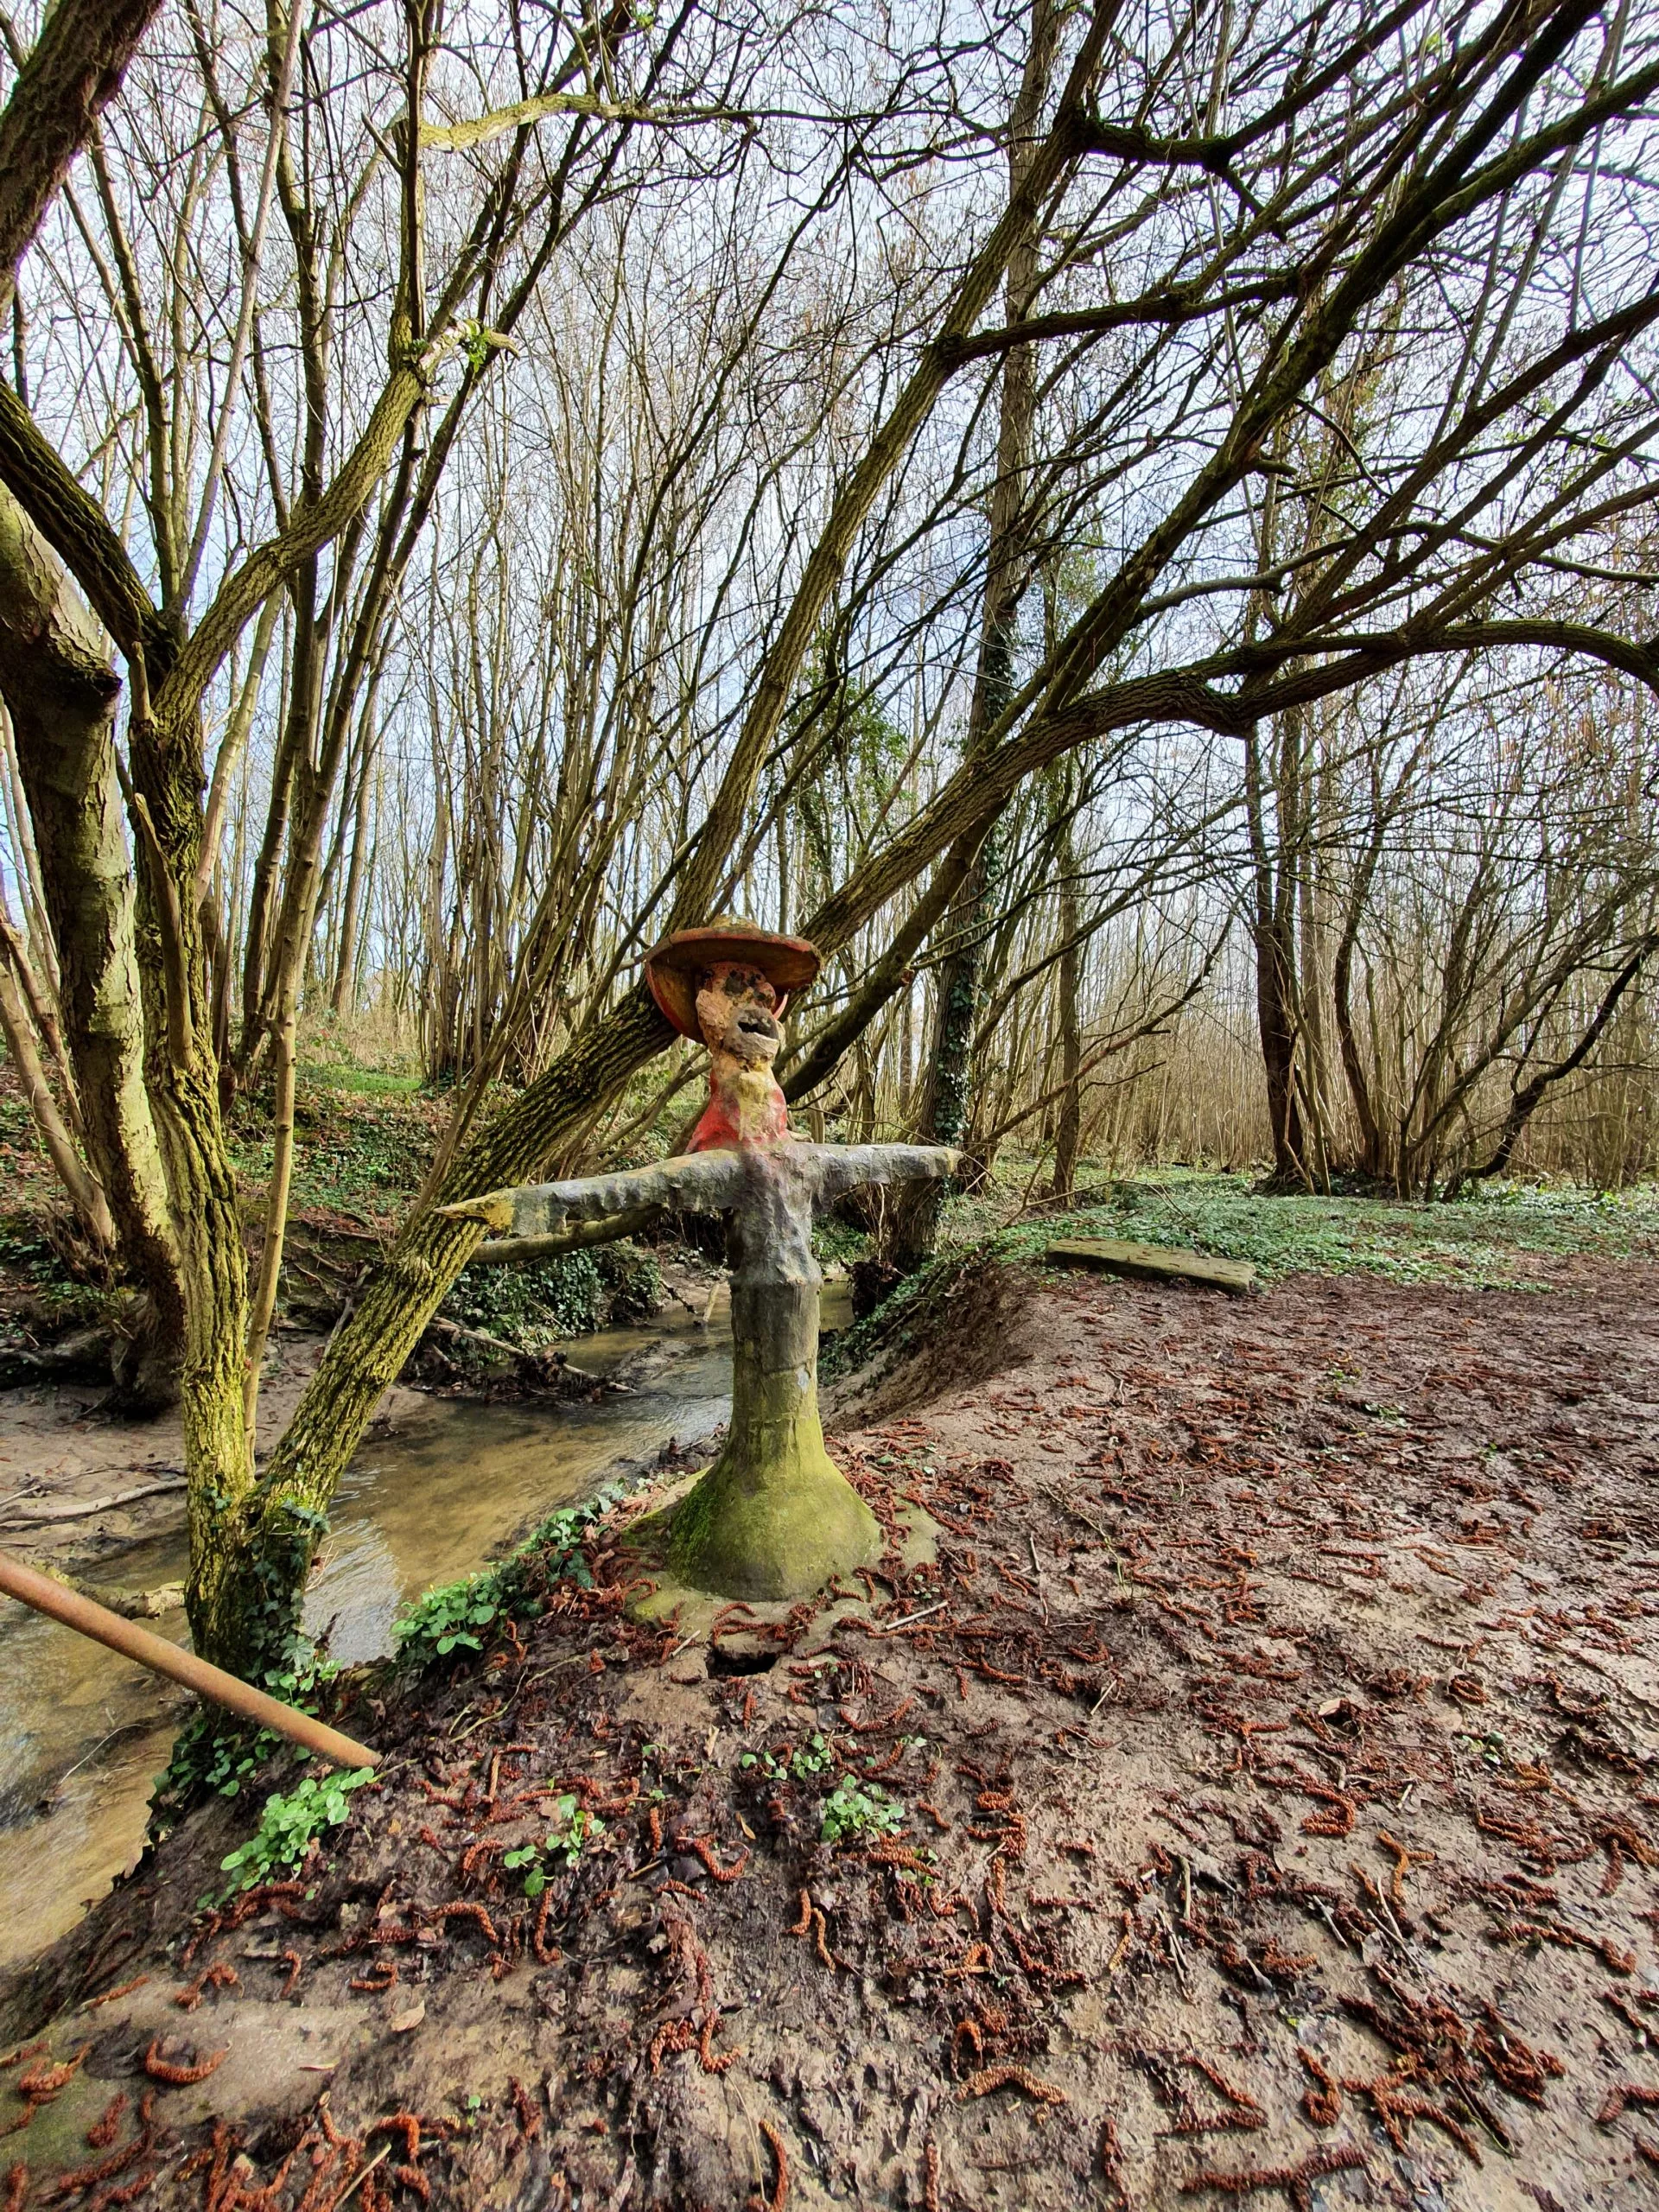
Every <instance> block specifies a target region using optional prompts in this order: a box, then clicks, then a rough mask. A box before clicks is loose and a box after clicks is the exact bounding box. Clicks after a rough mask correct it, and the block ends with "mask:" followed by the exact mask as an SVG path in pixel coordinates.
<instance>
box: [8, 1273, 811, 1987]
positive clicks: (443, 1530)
mask: <svg viewBox="0 0 1659 2212" xmlns="http://www.w3.org/2000/svg"><path fill="white" fill-rule="evenodd" d="M837 1293H839V1294H840V1297H839V1299H837ZM844 1299H845V1287H844V1286H842V1285H829V1286H827V1287H826V1291H825V1297H824V1307H825V1312H824V1321H825V1325H826V1327H832V1326H834V1325H836V1321H837V1320H839V1319H842V1315H841V1313H840V1311H839V1310H838V1309H839V1306H840V1304H841V1303H842V1302H844ZM725 1311H726V1301H725V1300H724V1298H723V1297H722V1298H721V1300H720V1304H719V1307H718V1308H717V1309H716V1312H715V1317H714V1319H713V1325H711V1326H710V1327H709V1328H708V1329H704V1328H702V1326H700V1325H698V1324H697V1323H696V1322H695V1321H694V1320H692V1319H690V1317H689V1316H670V1315H664V1317H662V1318H661V1319H659V1320H658V1321H657V1322H655V1323H653V1324H652V1325H651V1326H649V1327H648V1328H644V1329H616V1330H608V1331H606V1332H602V1333H601V1334H599V1335H597V1336H591V1337H584V1338H582V1339H581V1341H580V1342H579V1343H578V1344H573V1345H572V1347H571V1350H572V1352H573V1354H574V1357H575V1360H576V1362H577V1363H579V1364H580V1365H581V1366H582V1367H583V1368H584V1369H586V1370H588V1371H589V1372H590V1373H594V1374H599V1375H605V1376H611V1375H616V1374H618V1372H619V1370H621V1371H623V1372H624V1373H626V1375H627V1376H629V1377H630V1378H631V1382H630V1387H629V1388H628V1389H627V1390H626V1394H623V1395H613V1396H607V1397H603V1398H600V1399H598V1400H596V1401H595V1402H594V1403H592V1404H591V1405H578V1406H565V1407H557V1406H550V1405H548V1404H545V1403H540V1404H537V1403H530V1404H525V1403H517V1404H505V1405H489V1404H480V1403H469V1402H465V1401H461V1400H456V1399H444V1398H424V1399H422V1400H421V1401H420V1402H418V1403H417V1404H416V1405H415V1406H413V1407H409V1406H408V1405H407V1404H405V1407H404V1409H403V1410H400V1412H399V1414H398V1416H397V1423H396V1426H395V1427H394V1429H393V1430H392V1431H391V1433H389V1434H388V1435H386V1436H385V1437H383V1438H381V1439H378V1440H373V1439H372V1440H369V1441H368V1442H366V1443H365V1445H364V1446H363V1448H362V1450H361V1451H360V1452H359V1455H358V1457H357V1459H356V1460H355V1461H354V1462H353V1465H352V1467H351V1469H350V1470H349V1471H348V1472H347V1474H346V1478H345V1479H344V1481H343V1482H342V1483H341V1484H340V1491H339V1493H338V1495H337V1497H336V1500H335V1504H334V1514H333V1516H332V1521H333V1525H332V1529H331V1532H330V1535H329V1537H328V1541H327V1546H326V1548H325V1551H324V1554H323V1556H322V1560H321V1564H320V1566H319V1567H318V1569H317V1571H316V1573H315V1574H314V1576H313V1578H312V1582H311V1587H310V1590H309V1592H308V1594H307V1600H306V1625H307V1627H308V1629H309V1630H311V1631H312V1633H313V1634H320V1633H321V1632H322V1631H323V1630H327V1633H328V1643H329V1648H330V1649H331V1650H332V1651H333V1653H334V1656H335V1657H336V1658H337V1659H340V1661H342V1662H346V1663H350V1662H353V1661H356V1660H363V1659H372V1658H374V1657H377V1656H379V1655H380V1654H381V1653H383V1652H385V1651H387V1650H389V1649H391V1622H392V1616H393V1614H394V1613H395V1612H396V1611H397V1608H398V1606H399V1605H402V1604H403V1603H404V1600H405V1599H409V1598H410V1597H413V1596H415V1595H416V1593H417V1592H420V1591H422V1590H423V1589H426V1588H428V1587H429V1586H431V1585H432V1584H433V1583H435V1582H444V1581H449V1580H454V1577H456V1576H457V1575H461V1574H465V1573H468V1572H470V1571H471V1570H472V1569H473V1568H474V1567H478V1566H479V1565H480V1564H481V1563H482V1562H483V1561H484V1560H486V1558H487V1557H488V1556H489V1555H490V1554H491V1553H492V1552H493V1550H495V1549H496V1548H498V1547H499V1546H500V1545H501V1544H502V1542H503V1541H505V1539H506V1538H507V1537H509V1536H510V1535H512V1533H513V1532H514V1531H515V1530H517V1529H520V1528H522V1527H524V1526H525V1525H526V1524H528V1523H530V1522H534V1521H535V1520H537V1519H538V1518H539V1517H540V1516H542V1515H543V1514H544V1513H547V1512H550V1511H551V1510H552V1509H553V1508H554V1507H555V1506H557V1505H563V1504H567V1503H569V1502H570V1501H571V1500H572V1499H574V1498H578V1497H586V1496H588V1494H589V1493H591V1491H594V1489H595V1488H597V1487H598V1485H599V1484H601V1482H602V1481H603V1479H604V1478H605V1475H606V1473H607V1471H608V1470H610V1469H611V1468H612V1467H613V1466H614V1465H615V1464H616V1463H617V1462H618V1461H619V1460H639V1459H646V1458H652V1457H655V1455H656V1454H657V1452H658V1451H660V1449H661V1448H662V1446H664V1444H665V1443H666V1442H667V1441H668V1440H669V1439H670V1438H671V1437H676V1438H677V1439H678V1440H680V1442H681V1443H696V1441H698V1440H700V1439H702V1438H703V1437H706V1436H707V1435H709V1433H711V1432H712V1431H713V1430H714V1429H715V1428H716V1427H718V1426H719V1425H720V1423H721V1421H724V1420H725V1419H726V1417H727V1414H728V1411H729V1409H730V1391H731V1341H730V1338H729V1336H728V1332H727V1326H726V1323H725V1320H724V1318H723V1317H724V1313H725ZM184 1564H185V1554H184V1531H183V1529H182V1526H181V1528H180V1529H179V1530H178V1532H177V1534H176V1535H171V1536H168V1537H167V1538H165V1539H158V1540H156V1541H150V1542H146V1543H143V1544H137V1545H135V1546H133V1547H132V1548H131V1549H130V1550H129V1551H126V1552H124V1553H123V1554H121V1555H120V1558H119V1560H118V1562H117V1563H115V1567H114V1572H115V1573H118V1577H119V1580H121V1581H122V1582H123V1583H124V1585H126V1586H129V1587H140V1588H153V1587H155V1586H156V1585H158V1584H161V1583H164V1582H168V1581H175V1580H179V1579H180V1577H181V1575H182V1573H183V1571H184ZM111 1579H113V1575H112V1578H111ZM152 1625H154V1626H156V1627H158V1628H159V1629H160V1630H162V1632H163V1633H164V1634H169V1635H172V1636H174V1637H176V1638H178V1639H179V1640H180V1641H182V1639H183V1637H184V1634H185V1624H184V1617H183V1615H182V1614H181V1613H175V1614H170V1615H168V1617H167V1618H165V1619H163V1620H162V1621H161V1622H158V1623H155V1624H152ZM187 1706H188V1699H187V1698H186V1697H185V1696H184V1694H183V1693H182V1692H180V1691H176V1690H175V1689H174V1688H172V1686H171V1685H170V1684H168V1683H166V1682H163V1681H160V1680H159V1679H158V1678H157V1677H156V1676H155V1675H150V1674H149V1673H147V1672H146V1671H145V1670H144V1669H143V1668H141V1667H138V1666H136V1665H135V1664H133V1663H132V1662H130V1661H128V1660H125V1659H122V1658H119V1657H118V1656H117V1655H116V1654H115V1653H113V1652H111V1651H106V1650H105V1649H104V1648H103V1647H102V1645H100V1644H96V1643H88V1642H87V1641H86V1638H85V1637H79V1636H77V1635H75V1634H74V1633H73V1630H69V1629H66V1628H60V1627H59V1626H57V1625H56V1624H55V1623H53V1622H50V1621H47V1620H43V1619H41V1618H40V1616H39V1615H38V1614H35V1613H31V1612H28V1611H25V1610H24V1609H23V1608H22V1606H20V1605H11V1604H10V1603H6V1602H4V1601H3V1600H0V1966H6V1965H10V1964H13V1963H15V1962H16V1961H19V1960H22V1959H25V1958H28V1957H29V1956H30V1955H32V1954H34V1953H35V1952H36V1951H38V1950H39V1949H41V1947H42V1946H43V1945H45V1944H48V1943H49V1942H53V1941H54V1938H56V1937H57V1936H60V1935H61V1934H62V1933H63V1931H64V1930H65V1929H67V1928H69V1927H72V1926H73V1923H74V1922H75V1921H76V1920H77V1919H78V1917H79V1914H80V1911H81V1909H82V1906H83V1904H85V1903H86V1901H88V1900H89V1899H92V1898H95V1897H98V1896H99V1895H100V1894H101V1893H102V1891H104V1889H105V1887H106V1886H107V1885H108V1884H109V1882H110V1881H111V1879H112V1878H114V1876H115V1875H116V1874H118V1873H119V1872H121V1871H122V1870H123V1868H124V1867H127V1866H130V1865H131V1864H132V1861H133V1859H134V1858H135V1857H136V1856H137V1852H138V1849H139V1847H140V1845H141V1843H142V1841H143V1830H144V1816H145V1809H146V1807H147V1804H148V1802H149V1793H150V1789H151V1787H152V1785H153V1781H154V1777H156V1774H158V1773H159V1772H160V1770H161V1769H162V1767H163V1766H164V1765H165V1764H166V1763H167V1758H168V1749H169V1745H170V1743H171V1739H172V1736H173V1733H174V1732H175V1729H176V1728H177V1726H178V1725H179V1720H180V1718H181V1714H182V1713H183V1712H184V1711H185V1709H186V1707H187Z"/></svg>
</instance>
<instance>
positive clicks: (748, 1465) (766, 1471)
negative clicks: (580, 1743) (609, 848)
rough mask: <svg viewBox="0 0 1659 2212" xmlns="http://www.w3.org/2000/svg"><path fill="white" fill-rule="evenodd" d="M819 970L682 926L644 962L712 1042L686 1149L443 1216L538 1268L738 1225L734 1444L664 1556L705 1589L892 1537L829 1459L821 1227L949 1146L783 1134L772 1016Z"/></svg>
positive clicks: (483, 1252) (823, 1571)
mask: <svg viewBox="0 0 1659 2212" xmlns="http://www.w3.org/2000/svg"><path fill="white" fill-rule="evenodd" d="M817 970H818V956H817V951H816V950H815V949H814V948H813V947H812V946H811V945H810V944H807V943H806V942H805V941H804V939H803V938H788V937H779V936H775V935H772V933H770V932H769V931H762V930H758V929H755V928H753V927H751V926H750V925H747V924H743V923H716V924H714V925H711V926H710V927H709V928H707V929H701V930H683V931H679V932H678V933H677V935H675V936H673V937H670V938H664V941H663V943H662V944H659V945H658V946H657V947H656V949H655V950H653V951H652V953H651V954H649V955H648V957H647V958H646V962H645V976H646V980H647V982H649V984H650V987H651V991H652V996H653V997H654V998H655V1000H656V1001H657V1003H658V1006H659V1007H661V1008H662V1011H663V1012H664V1014H666V1015H667V1017H668V1019H669V1020H670V1021H671V1022H672V1023H673V1025H674V1027H676V1028H677V1030H679V1031H680V1033H681V1034H682V1035H683V1036H687V1037H698V1038H701V1039H702V1042H703V1043H704V1044H706V1045H707V1046H708V1047H709V1105H708V1108H707V1110H706V1111H705V1112H704V1114H703V1116H702V1120H701V1121H699V1122H698V1123H697V1126H696V1130H695V1131H694V1133H693V1135H692V1137H691V1141H690V1150H689V1151H687V1152H685V1153H683V1154H680V1155H679V1156H678V1157H677V1158H675V1159H671V1160H661V1161H659V1162H658V1163H656V1164H655V1165H654V1166H649V1167H634V1168H629V1169H626V1170H624V1171H623V1172H621V1173H618V1174H614V1175H590V1176H584V1177H583V1178H582V1179H580V1180H578V1181H575V1182H569V1183H537V1184H531V1185H524V1186H523V1187H520V1188H518V1189H515V1190H505V1191H493V1192H489V1193H488V1194H486V1196H485V1197H483V1198H474V1199H468V1200H466V1201H464V1202H462V1203H461V1205H454V1206H449V1207H447V1208H446V1209H445V1211H446V1212H449V1213H454V1214H458V1215H461V1216H463V1217H469V1218H472V1219H474V1220H483V1221H486V1222H487V1223H488V1224H489V1225H490V1227H491V1228H492V1229H493V1230H505V1231H506V1232H508V1234H509V1236H510V1237H511V1239H512V1247H511V1250H509V1248H508V1247H507V1246H506V1245H505V1244H503V1245H500V1246H498V1247H494V1248H493V1247H492V1246H491V1245H489V1244H487V1243H486V1244H485V1245H483V1246H481V1247H480V1251H479V1255H478V1256H479V1258H480V1260H490V1259H492V1258H494V1257H498V1256H499V1257H500V1258H502V1259H506V1258H508V1257H512V1258H514V1259H529V1258H531V1257H534V1256H536V1255H537V1254H539V1253H544V1252H547V1251H550V1250H553V1249H569V1246H570V1245H571V1244H574V1243H596V1242H601V1241H603V1240H604V1238H605V1237H606V1236H626V1234H628V1233H629V1231H630V1230H632V1229H635V1228H637V1227H639V1226H640V1225H641V1224H643V1223H644V1222H645V1220H646V1219H648V1218H649V1217H651V1215H652V1214H653V1213H654V1212H656V1211H658V1210H659V1209H660V1208H662V1207H664V1206H683V1207H687V1208H690V1209H691V1210H693V1211H699V1212H706V1213H724V1214H726V1215H727V1216H728V1235H727V1258H728V1266H729V1268H730V1269H731V1279H732V1344H733V1364H732V1420H731V1428H730V1431H729V1433H728V1437H727V1440H726V1446H725V1449H724V1450H723V1451H722V1452H721V1455H720V1457H719V1458H718V1459H716V1460H715V1464H714V1465H712V1466H711V1467H709V1469H708V1470H707V1471H706V1472H705V1473H704V1474H703V1475H702V1477H701V1478H699V1480H698V1481H697V1483H696V1485H695V1487H694V1488H693V1489H692V1490H691V1491H690V1493H689V1494H688V1495H687V1497H685V1498H684V1499H683V1502H682V1503H681V1504H680V1505H679V1507H678V1509H677V1511H676V1512H675V1514H674V1516H673V1522H672V1527H671V1532H670V1535H669V1545H668V1560H669V1565H670V1567H671V1569H672V1570H673V1572H674V1573H676V1574H677V1576H678V1577H680V1579H681V1580H683V1581H684V1582H686V1583H687V1584H689V1585H690V1586H692V1587H693V1588H695V1589H700V1590H708V1591H713V1592H718V1593H719V1594H720V1595H721V1596H724V1597H729V1598H747V1599H787V1598H798V1597H803V1596H804V1595H805V1594H806V1593H807V1592H810V1591H813V1590H816V1589H817V1588H819V1587H820V1586H821V1585H822V1584H823V1583H824V1582H826V1581H828V1580H829V1579H830V1578H831V1576H833V1575H836V1574H846V1573H850V1572H851V1571H852V1570H853V1569H854V1568H855V1567H866V1566H868V1565H870V1564H871V1563H872V1562H873V1561H874V1560H875V1559H876V1558H877V1557H879V1555H880V1549H881V1531H880V1525H879V1523H878V1522H877V1521H876V1518H875V1516H874V1514H873V1513H872V1512H871V1511H870V1510H869V1508H868V1506H867V1505H866V1504H865V1503H864V1501H863V1500H862V1498H861V1497H859V1495H858V1493H857V1491H855V1490H854V1488H853V1487H852V1484H850V1483H849V1481H848V1480H847V1478H846V1477H845V1476H844V1475H843V1474H842V1472H841V1471H840V1470H839V1469H838V1468H837V1467H836V1465H835V1464H834V1462H833V1461H832V1460H831V1459H830V1458H829V1453H828V1452H826V1451H825V1450H824V1447H823V1430H822V1428H821V1427H820V1426H819V1423H818V1393H817V1355H818V1291H819V1287H820V1285H821V1284H822V1281H823V1277H822V1275H821V1274H819V1271H818V1267H817V1262H816V1261H815V1260H814V1258H813V1256H812V1220H813V1216H814V1214H815V1213H816V1212H817V1211H821V1210H822V1209H823V1208H824V1207H826V1206H828V1205H831V1204H833V1202H834V1201H835V1200H836V1198H840V1197H841V1196H842V1194H843V1192H848V1191H850V1190H853V1189H855V1188H856V1187H858V1186H859V1185H863V1184H869V1183H901V1182H911V1181H917V1180H925V1179H936V1178H938V1177H941V1176H944V1175H946V1174H949V1173H950V1171H951V1169H952V1168H953V1167H954V1166H955V1165H956V1161H957V1154H955V1153H954V1152H952V1151H950V1150H949V1149H947V1148H946V1147H943V1146H938V1145H910V1144H868V1145H833V1144H812V1143H809V1142H807V1141H804V1140H802V1139H800V1138H798V1137H796V1136H795V1135H793V1134H792V1133H791V1130H790V1128H789V1126H788V1122H787V1117H786V1113H785V1104H784V1096H783V1092H782V1091H781V1090H779V1087H778V1083H777V1080H776V1078H775V1077H774V1076H773V1074H772V1063H773V1061H774V1060H775V1059H776V1058H777V1056H778V1052H779V1047H780V1046H781V1045H782V1043H783V1032H782V1030H781V1028H780V1027H779V1015H780V1014H782V1013H783V1011H784V1009H785V1006H786V1005H787V1003H788V1001H789V998H790V995H791V993H792V992H795V991H798V990H799V989H801V988H804V986H805V985H806V984H808V983H810V982H811V981H812V979H813V977H814V976H816V975H817Z"/></svg>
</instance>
